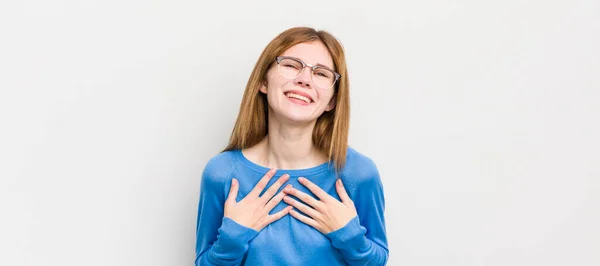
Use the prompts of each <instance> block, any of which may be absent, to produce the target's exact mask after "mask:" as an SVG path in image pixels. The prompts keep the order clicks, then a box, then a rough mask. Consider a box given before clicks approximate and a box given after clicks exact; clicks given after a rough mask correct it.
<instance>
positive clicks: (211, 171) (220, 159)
mask: <svg viewBox="0 0 600 266" xmlns="http://www.w3.org/2000/svg"><path fill="white" fill-rule="evenodd" d="M236 160H237V151H236V150H234V151H224V152H221V153H219V154H217V155H216V156H214V157H212V158H210V159H209V160H208V162H207V163H206V165H205V166H204V170H203V172H202V182H203V183H205V182H208V183H212V184H215V183H226V182H229V181H230V180H231V175H232V173H233V167H234V165H235V162H236Z"/></svg>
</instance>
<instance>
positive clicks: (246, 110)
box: [196, 27, 388, 266]
mask: <svg viewBox="0 0 600 266" xmlns="http://www.w3.org/2000/svg"><path fill="white" fill-rule="evenodd" d="M348 90H349V88H348V74H347V70H346V62H345V57H344V51H343V48H342V46H341V44H340V43H339V42H338V41H337V40H336V39H335V38H334V37H333V36H332V35H330V34H329V33H327V32H325V31H315V30H314V29H311V28H305V27H299V28H292V29H289V30H287V31H285V32H283V33H281V34H280V35H279V36H277V37H276V38H275V39H273V40H272V41H271V43H269V45H268V46H267V47H266V48H265V50H264V51H263V53H262V54H261V56H260V58H259V59H258V62H257V63H256V66H255V67H254V70H253V71H252V74H251V76H250V79H249V80H248V84H247V86H246V90H245V92H244V96H243V99H242V104H241V107H240V112H239V115H238V118H237V121H236V124H235V127H234V129H233V133H232V135H231V139H230V142H229V145H228V146H227V148H226V149H225V151H224V152H222V153H221V154H219V155H217V156H215V157H214V158H212V159H211V160H210V161H209V162H208V163H207V165H206V167H205V169H204V171H203V174H202V181H201V191H200V204H199V210H198V223H197V242H196V265H261V266H265V265H327V266H330V265H384V264H385V263H386V261H387V258H388V247H387V237H386V230H385V221H384V215H383V213H384V207H385V202H384V196H383V187H382V184H381V180H380V177H379V173H378V171H377V168H376V166H375V164H374V163H373V161H371V160H370V159H369V158H367V157H365V156H364V155H362V154H360V153H358V152H357V151H355V150H354V149H352V148H349V147H348V145H347V140H348V124H349V120H350V119H349V108H350V107H349V102H350V100H349V91H348ZM277 169H278V170H277Z"/></svg>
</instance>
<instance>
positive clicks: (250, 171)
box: [196, 148, 388, 266]
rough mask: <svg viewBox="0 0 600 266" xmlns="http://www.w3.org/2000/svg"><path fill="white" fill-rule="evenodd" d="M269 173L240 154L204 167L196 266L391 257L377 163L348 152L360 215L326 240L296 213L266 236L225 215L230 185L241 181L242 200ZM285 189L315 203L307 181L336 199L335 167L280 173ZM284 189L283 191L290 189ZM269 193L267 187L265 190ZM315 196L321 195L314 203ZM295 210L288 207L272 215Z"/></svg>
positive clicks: (347, 173)
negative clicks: (300, 179)
mask: <svg viewBox="0 0 600 266" xmlns="http://www.w3.org/2000/svg"><path fill="white" fill-rule="evenodd" d="M268 170H269V169H268V168H265V167H262V166H260V165H258V164H255V163H253V162H251V161H250V160H248V159H247V158H246V157H245V156H244V155H243V154H242V152H241V151H240V150H234V151H227V152H223V153H221V154H219V155H217V156H215V157H213V158H212V159H211V160H210V161H209V162H208V163H207V164H206V166H205V168H204V171H203V173H202V180H201V185H200V203H199V207H198V221H197V228H196V237H197V239H196V265H197V266H198V265H202V266H204V265H252V266H254V265H256V266H269V265H277V266H281V265H310V266H317V265H326V266H334V265H385V264H386V262H387V258H388V244H387V237H386V229H385V221H384V214H383V213H384V208H385V201H384V195H383V186H382V184H381V179H380V177H379V172H378V170H377V167H376V166H375V164H374V163H373V161H372V160H371V159H369V158H368V157H366V156H364V155H362V154H360V153H358V152H357V151H356V150H354V149H352V148H348V153H347V157H346V165H345V167H344V169H343V170H342V171H341V178H342V181H343V183H344V186H345V188H346V191H347V192H348V195H349V196H350V198H351V199H352V201H353V202H354V205H355V206H356V210H357V212H358V216H357V217H355V218H354V219H352V220H351V221H350V222H349V223H348V224H347V225H345V226H344V227H342V228H341V229H338V230H336V231H333V232H331V233H328V234H322V233H321V232H319V231H317V230H316V229H314V228H312V227H311V226H309V225H307V224H304V223H303V222H301V221H299V220H297V219H296V218H294V217H292V216H291V215H286V216H284V217H283V218H281V219H279V220H277V221H275V222H273V223H271V224H269V225H267V226H266V227H265V228H264V229H262V230H261V231H260V232H257V231H256V230H254V229H251V228H248V227H245V226H242V225H240V224H238V223H236V222H234V221H233V220H231V219H229V218H225V217H223V207H224V204H225V200H226V198H227V195H228V193H229V187H230V186H231V179H232V178H233V177H235V178H236V179H237V180H238V181H239V193H238V196H237V201H240V200H241V199H243V198H244V197H245V196H246V195H247V194H248V193H249V192H250V191H251V190H252V188H254V186H255V185H256V184H257V183H258V181H259V180H260V179H261V178H262V177H263V175H264V174H265V173H267V171H268ZM286 173H287V174H289V175H290V179H289V180H288V182H287V183H286V184H292V186H294V187H295V188H297V189H299V190H301V191H304V192H305V193H308V194H309V195H311V196H313V197H314V194H312V193H311V192H310V191H309V190H308V189H307V188H306V187H304V186H303V185H301V184H300V183H299V182H298V180H297V179H298V177H305V178H307V179H309V180H310V181H312V182H313V183H315V184H316V185H318V186H319V187H320V188H322V189H323V190H324V191H326V192H327V193H329V194H330V195H332V196H333V197H334V198H336V199H337V200H340V199H339V196H338V194H337V192H336V190H335V181H336V176H335V172H334V170H333V168H332V164H329V163H324V164H322V165H319V166H316V167H312V168H308V169H294V170H284V169H283V170H278V171H277V173H276V174H275V176H274V177H273V178H272V179H271V180H270V182H269V184H268V186H267V188H268V187H270V186H271V184H273V183H274V182H275V181H276V180H277V179H278V178H279V177H280V176H281V175H283V174H286ZM286 184H284V185H283V186H282V187H281V188H280V190H281V189H282V188H283V187H285V185H286ZM265 190H266V189H265ZM315 198H316V197H315ZM286 206H288V204H287V203H285V202H283V201H281V202H280V203H279V204H278V205H277V206H276V207H275V208H274V209H273V210H272V211H271V214H273V213H275V212H278V211H280V210H281V209H283V208H285V207H286Z"/></svg>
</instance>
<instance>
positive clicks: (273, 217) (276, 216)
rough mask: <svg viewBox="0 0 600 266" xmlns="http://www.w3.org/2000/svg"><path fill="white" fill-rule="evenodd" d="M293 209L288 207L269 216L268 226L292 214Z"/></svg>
mask: <svg viewBox="0 0 600 266" xmlns="http://www.w3.org/2000/svg"><path fill="white" fill-rule="evenodd" d="M291 209H292V206H287V207H285V208H284V209H283V210H281V211H278V212H276V213H274V214H271V215H269V217H268V218H267V222H268V224H270V223H272V222H275V221H277V220H279V219H281V218H283V216H285V215H287V214H288V213H290V210H291Z"/></svg>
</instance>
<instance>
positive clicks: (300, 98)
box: [286, 92, 310, 103]
mask: <svg viewBox="0 0 600 266" xmlns="http://www.w3.org/2000/svg"><path fill="white" fill-rule="evenodd" d="M286 96H287V97H288V98H295V99H298V100H302V101H305V102H306V103H310V99H309V98H307V97H304V96H302V95H298V94H295V93H292V92H288V93H287V94H286Z"/></svg>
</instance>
